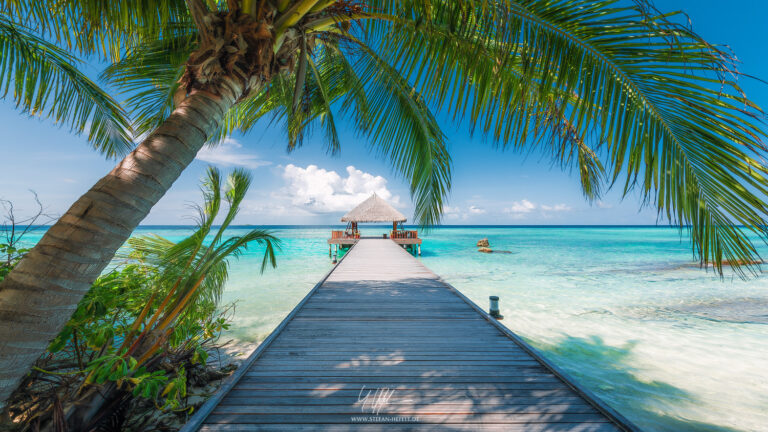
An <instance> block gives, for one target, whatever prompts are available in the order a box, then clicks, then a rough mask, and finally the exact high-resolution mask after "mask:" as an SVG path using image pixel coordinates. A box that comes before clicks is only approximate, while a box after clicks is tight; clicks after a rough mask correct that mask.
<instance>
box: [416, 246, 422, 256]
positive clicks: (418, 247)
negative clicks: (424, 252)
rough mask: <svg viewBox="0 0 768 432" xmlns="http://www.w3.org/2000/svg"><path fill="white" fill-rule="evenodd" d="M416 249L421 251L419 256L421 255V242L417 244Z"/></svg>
mask: <svg viewBox="0 0 768 432" xmlns="http://www.w3.org/2000/svg"><path fill="white" fill-rule="evenodd" d="M416 250H418V251H419V256H421V245H420V244H417V245H416Z"/></svg>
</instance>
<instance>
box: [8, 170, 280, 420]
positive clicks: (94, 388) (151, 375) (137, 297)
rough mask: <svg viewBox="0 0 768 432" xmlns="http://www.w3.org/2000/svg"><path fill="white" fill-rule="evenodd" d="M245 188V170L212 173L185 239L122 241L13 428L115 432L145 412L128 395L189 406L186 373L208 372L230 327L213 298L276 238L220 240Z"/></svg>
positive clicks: (55, 346)
mask: <svg viewBox="0 0 768 432" xmlns="http://www.w3.org/2000/svg"><path fill="white" fill-rule="evenodd" d="M249 185H250V177H249V175H248V174H247V173H245V172H243V171H240V170H235V171H234V172H232V173H230V174H229V175H228V176H227V177H226V178H225V179H223V178H222V176H221V173H220V172H219V171H218V170H216V169H213V168H210V169H209V170H208V174H207V177H206V179H205V181H204V182H203V187H202V191H203V204H202V205H201V206H200V207H199V208H198V213H199V221H198V224H197V229H195V230H194V232H193V233H192V234H191V235H189V236H188V237H186V238H185V239H183V240H181V241H179V242H173V241H171V240H168V239H166V238H163V237H161V236H158V235H146V236H138V237H132V238H131V239H129V240H128V243H127V244H126V247H125V248H124V250H123V251H121V252H120V253H119V254H118V258H119V259H118V260H117V261H116V265H115V266H114V268H112V269H111V270H110V271H108V272H107V273H105V274H104V275H103V276H101V277H99V278H98V279H97V280H96V282H95V283H94V284H93V286H92V288H91V289H90V291H89V292H88V293H87V294H86V295H85V296H84V297H83V299H82V300H81V301H80V303H79V305H78V307H77V309H76V310H75V313H74V314H73V315H72V317H71V318H70V319H69V321H68V322H67V323H66V325H65V326H64V328H63V330H62V331H61V332H60V333H59V334H58V336H57V337H56V338H55V339H54V340H53V341H52V342H51V344H50V345H49V346H48V348H47V350H46V352H45V353H44V354H43V356H42V357H41V358H40V359H38V361H37V364H36V366H35V367H34V368H33V370H32V373H31V374H29V375H28V376H27V377H25V379H24V383H23V385H22V386H21V388H20V389H19V390H18V391H17V392H16V393H15V394H14V396H13V397H12V398H11V404H10V415H11V417H12V419H13V422H14V423H18V424H22V425H24V427H23V428H22V430H23V429H24V428H29V430H35V429H34V428H41V429H45V428H46V427H51V426H52V427H53V429H54V430H82V431H86V430H101V429H102V428H104V427H106V426H105V425H107V426H109V427H111V428H113V429H120V426H121V425H122V423H123V422H124V421H125V419H126V418H128V417H129V416H130V415H131V412H130V409H131V408H133V409H140V408H142V407H143V406H144V405H142V404H141V403H140V401H139V403H132V402H134V400H135V399H142V400H147V401H150V402H152V404H155V405H156V406H158V407H159V409H164V410H177V411H185V412H186V413H189V412H190V411H191V409H193V407H190V406H187V404H186V399H187V398H186V396H187V385H188V381H189V380H190V379H191V378H192V377H191V376H188V374H189V375H195V376H196V377H198V378H199V376H200V375H210V374H211V371H210V368H207V367H206V360H207V358H208V356H209V352H210V351H212V349H213V348H214V347H215V342H216V341H217V340H218V337H219V336H220V334H221V332H222V331H223V330H226V329H227V328H228V326H229V319H230V318H231V312H232V306H227V307H223V308H222V307H219V301H220V299H221V294H222V289H223V287H224V283H225V282H226V280H227V277H228V267H229V264H230V262H231V261H232V259H236V258H237V257H238V256H240V255H241V254H242V253H244V252H245V250H246V248H248V247H249V245H254V244H256V245H259V246H260V247H261V249H263V250H264V258H263V262H262V271H263V270H264V269H265V268H266V267H267V266H274V265H275V247H276V246H278V245H279V241H278V240H277V239H276V238H274V237H273V236H272V235H271V234H270V233H269V232H267V231H264V230H261V229H253V230H249V231H248V232H246V233H244V234H242V235H237V236H229V235H228V234H227V230H228V228H229V226H230V225H231V223H232V221H233V220H234V217H235V216H236V215H237V213H238V210H239V208H240V204H241V202H242V200H243V198H244V196H245V194H246V192H247V190H248V188H249ZM217 216H221V221H220V225H217V226H215V227H214V226H213V222H214V220H215V219H216V218H217ZM217 221H218V220H217ZM150 406H151V405H150ZM128 407H130V408H128ZM133 426H134V427H139V426H141V425H133ZM144 426H145V427H149V425H144Z"/></svg>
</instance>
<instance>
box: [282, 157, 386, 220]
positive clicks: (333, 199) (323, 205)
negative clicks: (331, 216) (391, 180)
mask: <svg viewBox="0 0 768 432" xmlns="http://www.w3.org/2000/svg"><path fill="white" fill-rule="evenodd" d="M346 171H347V172H346V174H347V175H346V177H342V176H341V175H339V174H338V173H337V172H336V171H331V170H326V169H323V168H320V167H318V166H317V165H309V166H307V167H306V168H302V167H298V166H295V165H293V164H289V165H287V166H286V167H285V169H284V171H283V178H284V179H285V181H286V183H287V188H286V191H287V194H288V196H289V198H290V201H291V203H292V204H293V205H294V206H297V207H300V208H303V209H305V210H308V211H310V212H313V213H332V212H341V211H347V210H349V209H351V208H353V207H354V206H356V205H358V204H360V202H361V201H363V200H365V199H366V198H368V197H369V196H370V195H371V194H372V193H374V192H375V193H376V194H377V195H379V196H380V197H381V198H383V199H385V200H387V201H389V202H390V203H391V204H392V205H394V206H398V205H400V199H399V197H397V196H394V197H393V196H392V193H391V192H390V191H389V189H387V179H385V178H384V177H382V176H376V175H373V174H370V173H367V172H363V171H361V170H359V169H356V168H355V167H354V166H351V165H350V166H348V167H347V169H346Z"/></svg>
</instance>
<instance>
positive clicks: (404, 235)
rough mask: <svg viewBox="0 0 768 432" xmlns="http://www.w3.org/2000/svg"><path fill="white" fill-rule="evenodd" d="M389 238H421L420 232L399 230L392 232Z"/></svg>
mask: <svg viewBox="0 0 768 432" xmlns="http://www.w3.org/2000/svg"><path fill="white" fill-rule="evenodd" d="M389 236H390V237H391V238H393V239H416V238H419V233H418V231H406V230H398V231H392V232H391V233H389Z"/></svg>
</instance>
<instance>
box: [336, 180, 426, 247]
mask: <svg viewBox="0 0 768 432" xmlns="http://www.w3.org/2000/svg"><path fill="white" fill-rule="evenodd" d="M407 220H408V219H407V218H406V217H405V215H403V214H402V213H400V212H399V211H397V209H395V208H394V207H392V206H391V205H390V204H389V203H388V202H386V201H384V200H383V199H382V198H381V197H379V196H378V195H376V193H374V194H373V195H371V196H370V197H369V198H368V199H366V200H365V201H363V202H361V203H360V204H358V206H357V207H355V208H353V209H352V210H350V211H349V213H347V214H345V215H344V216H343V217H342V218H341V221H342V222H346V223H347V228H346V229H345V230H344V231H341V230H334V231H331V238H329V239H328V255H329V256H330V255H332V254H333V247H334V245H336V252H337V253H338V251H339V249H343V250H346V249H349V248H350V247H351V246H352V245H354V244H355V243H357V241H358V240H359V239H360V231H359V229H358V225H359V224H361V223H384V222H387V223H392V231H390V232H389V233H382V236H383V237H384V238H390V239H392V241H394V242H395V243H397V244H398V245H400V246H402V247H403V248H405V249H407V250H408V251H409V252H411V253H413V252H414V251H415V252H416V253H417V254H419V255H421V239H420V238H419V234H418V231H416V230H406V229H403V223H404V222H405V221H407Z"/></svg>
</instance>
